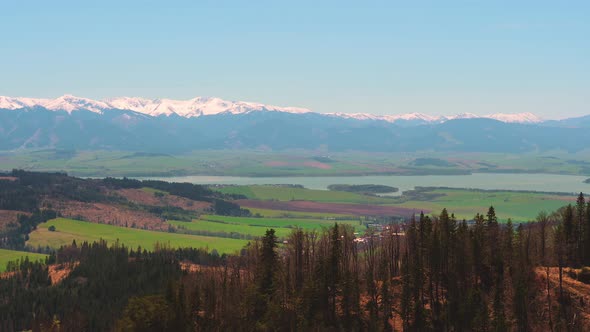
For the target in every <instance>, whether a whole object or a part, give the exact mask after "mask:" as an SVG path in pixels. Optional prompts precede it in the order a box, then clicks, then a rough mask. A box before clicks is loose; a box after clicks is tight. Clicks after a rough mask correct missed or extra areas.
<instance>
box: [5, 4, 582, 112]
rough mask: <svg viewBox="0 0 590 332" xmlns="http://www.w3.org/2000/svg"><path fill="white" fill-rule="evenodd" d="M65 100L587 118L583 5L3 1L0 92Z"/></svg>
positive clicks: (322, 110)
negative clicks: (212, 101) (215, 100)
mask: <svg viewBox="0 0 590 332" xmlns="http://www.w3.org/2000/svg"><path fill="white" fill-rule="evenodd" d="M319 3H321V4H319ZM65 93H69V94H74V95H78V96H83V97H89V98H106V97H115V96H122V95H127V96H142V97H149V98H156V97H159V98H177V99H188V98H191V97H195V96H217V97H221V98H224V99H229V100H246V101H259V102H264V103H269V104H275V105H282V106H301V107H308V108H311V109H313V110H315V111H318V112H370V113H377V114H389V113H391V114H393V113H406V112H424V113H429V114H454V113H460V112H472V113H477V114H485V113H491V112H529V111H530V112H534V113H537V114H539V115H541V116H544V117H547V118H560V117H564V116H571V115H581V114H588V113H590V107H589V102H590V1H540V0H537V1H514V0H511V1H499V0H498V1H495V0H490V1H450V0H449V1H403V2H402V1H387V2H385V1H384V2H368V1H354V2H347V1H334V2H328V1H309V2H307V1H288V2H286V1H268V2H266V1H221V0H220V1H210V2H208V1H186V2H179V1H137V2H132V1H105V0H103V1H92V2H91V1H71V2H66V1H17V0H7V1H2V2H1V3H0V95H10V96H30V97H57V96H59V95H62V94H65Z"/></svg>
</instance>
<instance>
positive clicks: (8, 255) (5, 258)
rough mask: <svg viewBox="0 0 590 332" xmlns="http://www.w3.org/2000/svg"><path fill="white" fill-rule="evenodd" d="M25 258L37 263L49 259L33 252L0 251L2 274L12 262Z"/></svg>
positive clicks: (0, 270) (0, 271)
mask: <svg viewBox="0 0 590 332" xmlns="http://www.w3.org/2000/svg"><path fill="white" fill-rule="evenodd" d="M24 257H29V260H32V261H37V260H42V259H45V257H47V255H43V254H35V253H31V252H25V251H15V250H6V249H0V273H2V272H4V271H6V264H7V263H8V262H10V261H15V260H17V259H19V260H20V259H23V258H24Z"/></svg>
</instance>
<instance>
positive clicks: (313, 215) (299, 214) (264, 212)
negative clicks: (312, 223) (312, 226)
mask: <svg viewBox="0 0 590 332" xmlns="http://www.w3.org/2000/svg"><path fill="white" fill-rule="evenodd" d="M248 210H250V212H251V213H252V215H260V216H262V217H265V218H295V219H297V218H299V219H357V218H358V217H355V216H350V215H346V214H337V213H327V212H303V211H287V210H270V209H257V208H248Z"/></svg>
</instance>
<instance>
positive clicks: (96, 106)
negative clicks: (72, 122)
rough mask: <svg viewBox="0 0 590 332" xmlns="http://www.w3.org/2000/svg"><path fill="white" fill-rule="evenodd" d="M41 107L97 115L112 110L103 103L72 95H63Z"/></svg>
mask: <svg viewBox="0 0 590 332" xmlns="http://www.w3.org/2000/svg"><path fill="white" fill-rule="evenodd" d="M39 106H43V107H45V108H47V109H48V110H52V111H66V112H68V113H71V112H73V111H79V110H86V111H91V112H95V113H102V111H103V110H105V109H109V108H111V107H110V106H109V105H108V104H106V103H104V102H102V101H96V100H92V99H88V98H80V97H75V96H72V95H63V96H61V97H59V98H56V99H53V100H46V101H45V102H43V103H41V104H40V105H39Z"/></svg>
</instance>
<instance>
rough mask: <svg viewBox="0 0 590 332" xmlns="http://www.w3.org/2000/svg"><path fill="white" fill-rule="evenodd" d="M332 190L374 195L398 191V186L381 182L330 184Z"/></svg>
mask: <svg viewBox="0 0 590 332" xmlns="http://www.w3.org/2000/svg"><path fill="white" fill-rule="evenodd" d="M328 189H329V190H332V191H348V192H352V193H357V194H365V195H367V194H368V195H374V194H388V193H395V192H398V190H399V189H398V188H396V187H391V186H384V185H380V184H331V185H329V186H328Z"/></svg>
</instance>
